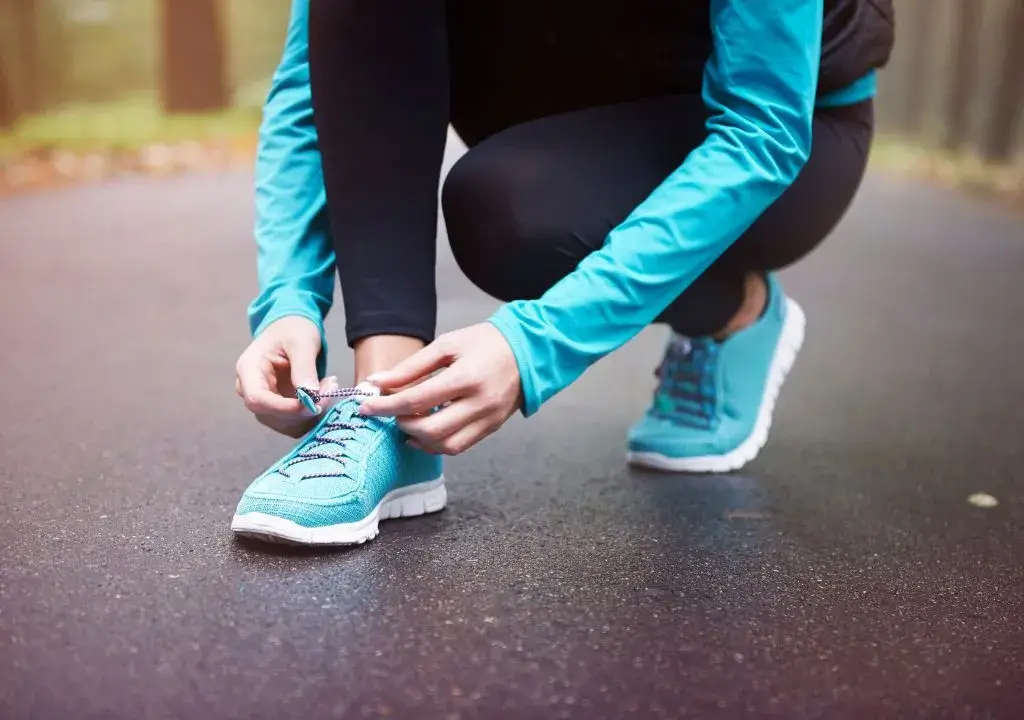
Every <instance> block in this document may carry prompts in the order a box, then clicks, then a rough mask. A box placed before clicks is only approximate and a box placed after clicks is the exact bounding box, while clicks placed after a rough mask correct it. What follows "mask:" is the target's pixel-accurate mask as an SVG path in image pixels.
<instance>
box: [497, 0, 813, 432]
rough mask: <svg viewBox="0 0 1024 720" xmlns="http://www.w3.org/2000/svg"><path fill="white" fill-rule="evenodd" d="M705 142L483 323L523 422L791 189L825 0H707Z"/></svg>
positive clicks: (806, 144) (806, 130)
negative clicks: (596, 242) (515, 369)
mask: <svg viewBox="0 0 1024 720" xmlns="http://www.w3.org/2000/svg"><path fill="white" fill-rule="evenodd" d="M711 12H712V30H713V33H714V52H713V53H712V56H711V58H710V59H709V60H708V63H707V65H706V67H705V71H704V91H703V97H704V102H705V104H706V105H707V107H708V109H709V111H710V118H709V120H708V121H707V130H708V135H707V138H706V140H705V142H704V143H703V144H702V145H700V146H699V147H698V148H697V149H695V150H694V151H693V152H692V153H691V154H690V155H689V156H688V157H687V159H686V161H685V162H684V163H683V164H682V165H681V166H680V167H679V168H678V169H677V170H676V171H675V172H673V173H672V174H671V175H670V176H669V177H668V178H667V179H666V180H665V181H664V182H663V183H662V184H661V185H660V186H659V187H658V188H657V189H655V190H654V192H652V193H651V195H650V196H649V197H648V198H647V199H646V200H644V202H642V203H641V204H640V206H639V207H637V208H636V209H635V210H634V211H633V213H632V214H630V216H629V217H628V218H627V219H626V220H625V221H624V222H623V223H622V224H621V225H619V226H618V227H616V228H614V229H613V230H612V232H611V233H609V235H608V237H607V239H606V241H605V243H604V246H603V247H602V248H601V249H600V250H598V251H596V252H594V253H592V254H591V255H589V256H588V257H587V258H585V259H584V260H583V261H582V262H581V263H580V264H579V265H578V266H577V269H576V270H575V271H574V272H572V273H570V274H569V275H568V276H566V277H565V278H564V279H562V280H561V281H560V282H558V283H557V284H556V285H555V286H554V287H552V288H551V289H550V290H549V291H548V292H547V293H545V294H544V295H543V296H542V297H541V298H539V299H538V300H534V301H519V302H513V303H509V304H507V305H504V306H502V307H501V308H499V309H498V311H497V312H496V313H495V314H494V315H493V316H492V317H491V319H490V321H491V322H492V323H493V324H494V325H495V326H496V327H497V328H498V330H500V331H501V332H502V334H503V335H504V336H505V338H506V339H507V340H508V342H509V344H510V345H511V347H512V350H513V352H514V353H515V356H516V361H517V363H518V365H519V372H520V376H521V379H522V387H523V395H524V400H525V403H524V408H523V412H524V414H526V415H530V414H532V413H534V412H536V411H537V409H538V408H539V407H540V406H541V405H542V404H543V403H544V402H545V401H546V400H548V399H549V398H550V397H552V396H553V395H554V394H555V393H557V392H559V391H560V390H562V389H563V388H565V387H566V386H568V385H569V384H570V383H572V382H574V381H575V380H576V379H577V378H578V377H579V376H580V375H581V374H582V373H583V372H584V371H585V370H586V369H587V368H588V367H589V366H590V365H591V364H592V363H594V362H596V361H597V360H598V359H600V358H601V357H603V356H605V355H606V354H608V353H609V352H611V351H613V350H615V349H616V348H618V347H620V346H622V345H623V344H625V343H626V342H627V341H628V340H630V339H631V338H632V337H634V336H635V335H636V334H637V333H639V332H640V331H641V330H642V329H643V328H644V327H646V326H647V325H648V324H650V323H651V322H652V321H653V320H654V319H655V318H657V316H658V315H659V314H660V313H661V312H662V310H664V309H665V308H666V307H668V305H669V304H670V303H671V302H672V301H673V300H674V299H675V298H676V297H678V296H679V295H680V293H682V292H683V290H685V289H686V288H687V287H688V286H689V285H690V284H691V283H692V282H693V281H694V280H695V279H696V278H697V277H698V276H700V274H701V273H702V272H704V270H706V269H707V268H708V267H709V266H710V265H711V263H713V262H714V261H715V259H716V258H718V257H719V256H720V255H721V254H722V253H723V252H724V251H725V250H726V249H727V248H728V247H729V246H730V245H731V244H732V243H733V242H735V241H736V239H737V238H739V236H740V235H742V234H743V232H744V231H745V230H746V229H747V228H748V227H750V225H751V224H753V222H754V220H756V219H757V217H758V216H759V215H760V214H761V213H762V212H764V211H765V209H767V208H768V207H769V205H771V204H772V203H773V202H774V201H775V200H776V199H778V197H779V196H780V195H781V194H782V192H783V191H784V190H785V189H786V188H787V187H788V186H789V185H790V184H791V183H792V182H793V180H795V179H796V177H797V175H798V174H799V172H800V170H801V169H802V167H803V166H804V164H805V162H806V161H807V157H808V155H809V153H810V147H811V123H812V117H813V112H814V102H815V92H816V86H817V77H818V65H819V62H820V57H819V56H820V53H821V34H822V23H823V15H824V7H823V0H773V2H767V1H766V0H711Z"/></svg>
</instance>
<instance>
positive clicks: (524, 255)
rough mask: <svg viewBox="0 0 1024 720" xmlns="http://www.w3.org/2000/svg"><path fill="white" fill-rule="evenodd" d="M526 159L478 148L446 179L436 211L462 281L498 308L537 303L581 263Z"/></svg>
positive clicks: (552, 198)
mask: <svg viewBox="0 0 1024 720" xmlns="http://www.w3.org/2000/svg"><path fill="white" fill-rule="evenodd" d="M543 174H544V173H543V172H542V168H540V167H539V166H538V165H537V164H536V163H531V160H530V158H529V156H528V155H524V154H522V153H517V152H516V151H515V150H514V149H511V148H494V149H490V148H488V147H487V143H486V142H484V143H483V144H482V145H481V146H478V148H476V149H474V150H472V151H470V152H468V153H467V154H466V155H464V156H463V157H462V158H461V159H460V160H459V161H458V162H457V163H456V164H455V166H454V167H453V168H452V170H451V171H450V172H449V173H448V177H447V178H446V179H445V183H444V187H443V189H442V192H441V207H442V211H443V213H444V220H445V226H446V228H447V231H448V242H449V244H450V245H451V249H452V254H453V255H454V256H455V260H456V262H457V263H458V265H459V267H460V268H461V269H462V271H463V273H465V274H466V277H468V278H469V280H470V281H471V282H472V283H473V284H474V285H476V286H477V287H478V288H480V289H481V290H483V291H484V292H486V293H487V294H489V295H491V296H493V297H495V298H497V299H499V300H503V301H511V300H521V299H529V298H534V297H539V296H540V295H542V294H543V293H544V292H545V291H546V290H547V289H548V288H549V287H550V286H551V285H553V284H554V283H555V282H557V281H558V280H559V279H560V278H561V277H563V276H564V275H565V274H566V273H567V272H570V271H571V270H572V269H573V268H574V267H575V266H576V264H577V263H578V262H579V260H580V259H582V257H583V255H585V254H586V253H585V252H582V253H581V252H579V251H578V250H576V251H574V250H573V249H572V248H571V247H567V242H568V243H571V242H572V239H573V236H574V233H573V232H572V230H571V223H570V222H568V221H566V219H565V218H564V213H559V211H558V208H557V197H556V192H555V188H552V187H550V183H547V182H545V178H544V177H543Z"/></svg>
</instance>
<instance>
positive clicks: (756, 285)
mask: <svg viewBox="0 0 1024 720" xmlns="http://www.w3.org/2000/svg"><path fill="white" fill-rule="evenodd" d="M767 307H768V281H767V279H766V278H765V276H764V274H763V273H748V274H747V276H746V278H744V282H743V304H742V305H740V309H739V310H737V311H736V314H735V315H733V316H732V319H730V320H729V322H728V323H726V325H725V327H724V328H722V329H721V330H720V331H719V332H717V333H715V335H714V338H715V340H718V341H719V342H722V341H724V340H727V339H728V338H729V337H730V336H732V335H735V334H736V333H738V332H739V331H740V330H744V329H746V328H748V327H750V326H751V325H753V324H754V323H756V322H757V321H758V320H760V319H761V316H762V315H764V311H765V309H766V308H767Z"/></svg>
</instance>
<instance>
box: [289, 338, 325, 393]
mask: <svg viewBox="0 0 1024 720" xmlns="http://www.w3.org/2000/svg"><path fill="white" fill-rule="evenodd" d="M284 352H285V355H287V356H288V366H289V369H290V371H291V378H292V385H294V386H295V389H296V390H297V389H299V388H309V389H311V390H317V389H319V387H320V378H319V377H318V376H317V372H316V355H317V347H316V345H315V344H313V343H310V342H303V341H301V340H289V341H288V342H286V343H285V344H284Z"/></svg>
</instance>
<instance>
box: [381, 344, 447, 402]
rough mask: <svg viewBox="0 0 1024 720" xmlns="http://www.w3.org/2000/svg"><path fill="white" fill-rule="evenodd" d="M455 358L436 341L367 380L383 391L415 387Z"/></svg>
mask: <svg viewBox="0 0 1024 720" xmlns="http://www.w3.org/2000/svg"><path fill="white" fill-rule="evenodd" d="M453 357H454V356H453V355H452V354H451V352H449V351H447V350H445V349H444V343H441V342H440V341H437V340H435V341H434V342H432V343H431V344H430V345H427V346H426V347H425V348H423V349H422V350H420V351H419V352H417V353H415V354H414V355H411V356H410V357H407V358H406V359H405V360H403V361H402V362H400V363H398V364H397V365H395V367H393V368H391V369H390V370H384V371H382V372H376V373H373V374H372V375H370V376H369V377H367V378H366V379H367V381H369V382H371V383H373V384H374V385H376V386H377V387H379V388H380V389H381V390H397V389H399V388H404V387H405V386H406V385H413V384H415V383H416V382H417V381H419V380H421V379H424V378H425V377H426V376H427V375H430V374H431V373H433V372H434V371H435V370H440V369H441V368H443V367H445V366H447V365H448V364H450V363H451V361H452V359H453Z"/></svg>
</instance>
